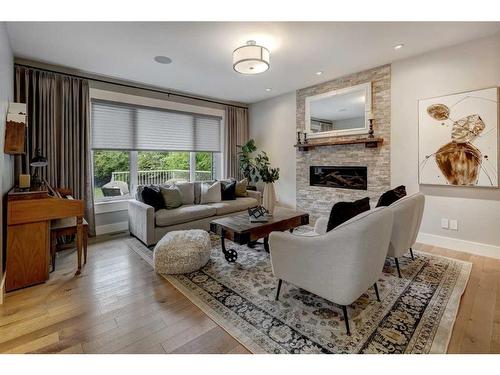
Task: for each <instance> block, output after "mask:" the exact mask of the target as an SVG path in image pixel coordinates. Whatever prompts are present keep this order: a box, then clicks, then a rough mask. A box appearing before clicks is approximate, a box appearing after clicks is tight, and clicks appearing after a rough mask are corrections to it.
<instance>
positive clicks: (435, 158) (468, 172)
mask: <svg viewBox="0 0 500 375" xmlns="http://www.w3.org/2000/svg"><path fill="white" fill-rule="evenodd" d="M419 183H421V184H432V185H448V186H482V187H498V88H497V87H494V88H488V89H483V90H475V91H469V92H464V93H459V94H452V95H446V96H441V97H438V98H431V99H422V100H420V101H419Z"/></svg>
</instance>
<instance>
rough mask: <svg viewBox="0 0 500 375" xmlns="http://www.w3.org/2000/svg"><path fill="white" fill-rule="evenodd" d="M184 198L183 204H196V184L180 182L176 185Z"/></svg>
mask: <svg viewBox="0 0 500 375" xmlns="http://www.w3.org/2000/svg"><path fill="white" fill-rule="evenodd" d="M175 186H177V188H178V189H179V191H180V192H181V196H182V204H193V203H195V202H194V182H180V183H178V184H175Z"/></svg>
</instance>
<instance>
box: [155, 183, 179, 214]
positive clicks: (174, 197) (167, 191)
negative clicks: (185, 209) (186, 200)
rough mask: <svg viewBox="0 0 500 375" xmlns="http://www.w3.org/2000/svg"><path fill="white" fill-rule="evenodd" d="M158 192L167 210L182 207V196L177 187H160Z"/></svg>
mask: <svg viewBox="0 0 500 375" xmlns="http://www.w3.org/2000/svg"><path fill="white" fill-rule="evenodd" d="M160 192H161V195H162V197H163V201H164V203H165V208H166V209H167V210H171V209H174V208H177V207H180V206H182V195H181V192H180V190H179V188H178V187H177V186H161V187H160Z"/></svg>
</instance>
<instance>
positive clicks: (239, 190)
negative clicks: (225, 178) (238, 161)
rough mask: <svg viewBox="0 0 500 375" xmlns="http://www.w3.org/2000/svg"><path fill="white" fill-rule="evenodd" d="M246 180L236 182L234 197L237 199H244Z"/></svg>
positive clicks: (246, 194)
mask: <svg viewBox="0 0 500 375" xmlns="http://www.w3.org/2000/svg"><path fill="white" fill-rule="evenodd" d="M247 186H248V180H247V179H246V178H244V179H243V180H241V181H237V182H236V196H237V197H246V196H248V193H247Z"/></svg>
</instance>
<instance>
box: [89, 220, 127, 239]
mask: <svg viewBox="0 0 500 375" xmlns="http://www.w3.org/2000/svg"><path fill="white" fill-rule="evenodd" d="M124 230H128V221H120V222H118V223H112V224H104V225H98V226H96V228H95V234H96V235H97V236H100V235H101V234H108V233H115V232H122V231H124Z"/></svg>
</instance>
